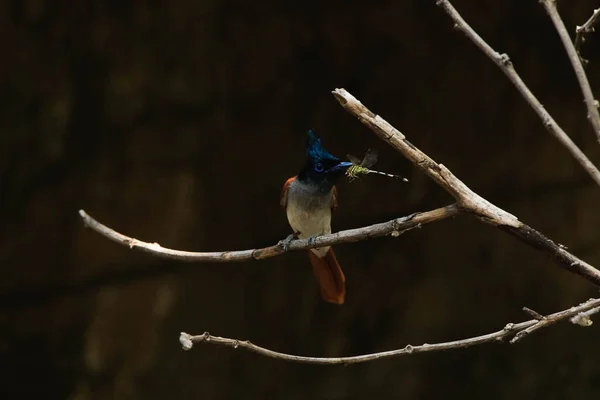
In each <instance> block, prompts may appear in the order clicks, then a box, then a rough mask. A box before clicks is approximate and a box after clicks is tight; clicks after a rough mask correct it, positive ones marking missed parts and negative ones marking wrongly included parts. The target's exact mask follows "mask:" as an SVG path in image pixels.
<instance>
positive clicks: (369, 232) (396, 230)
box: [79, 204, 461, 262]
mask: <svg viewBox="0 0 600 400" xmlns="http://www.w3.org/2000/svg"><path fill="white" fill-rule="evenodd" d="M460 212H461V209H460V207H459V206H458V205H456V204H451V205H449V206H446V207H441V208H436V209H435V210H431V211H425V212H418V213H414V214H411V215H408V216H406V217H402V218H396V219H393V220H391V221H388V222H382V223H379V224H373V225H370V226H366V227H363V228H356V229H348V230H345V231H340V232H336V233H332V234H330V235H323V236H319V237H316V238H315V239H314V240H311V239H298V240H293V241H292V242H291V243H290V246H289V250H307V249H312V248H315V247H323V246H333V245H336V244H341V243H351V242H358V241H361V240H367V239H372V238H376V237H380V236H385V235H391V236H393V237H397V236H399V235H400V234H402V233H404V232H406V231H408V230H410V229H413V228H416V227H419V226H422V225H425V224H429V223H431V222H435V221H440V220H442V219H445V218H449V217H453V216H455V215H457V214H458V213H460ZM79 215H80V216H81V218H82V219H83V222H84V223H85V225H86V226H88V227H90V228H92V229H93V230H94V231H96V232H98V233H99V234H101V235H102V236H104V237H106V238H108V239H110V240H112V241H114V242H117V243H119V244H122V245H125V246H129V248H131V249H137V250H140V251H143V252H146V253H151V254H153V255H156V256H159V257H162V258H169V259H173V260H179V261H188V262H201V261H204V262H207V261H220V262H228V261H245V260H252V259H255V260H260V259H263V258H268V257H274V256H277V255H280V254H283V253H285V250H284V249H283V246H282V245H281V243H279V244H276V245H274V246H270V247H265V248H262V249H250V250H236V251H214V252H194V251H182V250H172V249H168V248H165V247H162V246H161V245H159V244H158V243H147V242H142V241H140V240H137V239H135V238H132V237H129V236H125V235H123V234H122V233H119V232H117V231H115V230H113V229H111V228H109V227H108V226H106V225H103V224H101V223H100V222H98V221H96V220H95V219H94V218H92V217H91V216H89V215H88V214H87V213H86V212H85V211H83V210H79Z"/></svg>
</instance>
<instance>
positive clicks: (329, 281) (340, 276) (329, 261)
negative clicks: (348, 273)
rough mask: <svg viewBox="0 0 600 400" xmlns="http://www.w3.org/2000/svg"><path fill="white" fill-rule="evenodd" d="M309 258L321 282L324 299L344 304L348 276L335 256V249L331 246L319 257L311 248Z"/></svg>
mask: <svg viewBox="0 0 600 400" xmlns="http://www.w3.org/2000/svg"><path fill="white" fill-rule="evenodd" d="M308 258H309V259H310V263H311V265H312V268H313V273H314V274H315V277H316V278H317V282H319V286H320V289H321V297H322V298H323V300H325V301H327V302H329V303H334V304H344V298H345V296H346V277H345V276H344V273H343V272H342V268H340V264H338V262H337V259H336V258H335V253H334V252H333V249H332V248H329V251H328V252H327V254H325V257H323V258H319V257H318V256H317V255H316V254H315V253H313V252H312V251H310V250H309V251H308Z"/></svg>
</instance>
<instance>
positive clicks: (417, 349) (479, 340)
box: [179, 299, 600, 365]
mask: <svg viewBox="0 0 600 400" xmlns="http://www.w3.org/2000/svg"><path fill="white" fill-rule="evenodd" d="M598 306H600V299H590V300H588V301H586V302H585V303H582V304H580V305H578V306H576V307H571V308H570V309H568V310H564V311H560V312H557V313H554V314H550V315H547V316H545V317H541V318H539V319H533V320H531V321H526V322H521V323H518V324H512V323H509V324H507V325H506V326H505V327H504V328H503V329H501V330H499V331H496V332H493V333H488V334H487V335H481V336H476V337H472V338H468V339H463V340H456V341H453V342H445V343H436V344H422V345H420V346H411V345H410V344H409V345H406V346H405V347H404V348H402V349H398V350H391V351H384V352H381V353H372V354H365V355H360V356H352V357H331V358H329V357H305V356H296V355H292V354H286V353H280V352H277V351H273V350H269V349H266V348H264V347H260V346H257V345H255V344H253V343H250V342H249V341H247V340H244V341H241V340H236V339H229V338H224V337H219V336H212V335H210V334H209V333H208V332H205V333H203V334H202V335H196V336H192V335H189V334H187V333H185V332H182V333H181V336H180V337H179V342H180V343H181V346H182V347H183V349H184V350H190V349H191V348H192V347H193V346H194V344H196V343H209V344H211V343H212V344H216V345H222V346H229V347H233V348H234V349H237V348H240V347H241V348H243V349H246V350H249V351H251V352H253V353H258V354H260V355H263V356H266V357H271V358H276V359H278V360H284V361H292V362H298V363H305V364H326V365H336V364H342V365H347V364H358V363H362V362H367V361H374V360H381V359H384V358H391V357H398V356H403V355H408V354H416V353H426V352H433V351H442V350H450V349H462V348H465V347H472V346H476V345H480V344H484V343H491V342H501V341H503V339H505V338H507V337H513V340H511V343H515V342H516V341H517V340H518V339H517V340H514V339H516V338H517V337H519V339H521V338H523V337H524V336H525V335H527V334H529V333H532V332H534V331H536V330H538V329H541V328H545V327H547V326H550V325H552V324H555V323H557V322H559V321H562V320H564V319H567V318H572V317H575V316H577V315H581V314H582V313H585V312H586V311H588V310H592V309H596V310H598V309H597V307H598ZM588 318H589V316H588ZM572 322H573V321H572ZM573 323H576V322H573ZM582 326H589V324H588V325H582ZM523 332H527V333H523Z"/></svg>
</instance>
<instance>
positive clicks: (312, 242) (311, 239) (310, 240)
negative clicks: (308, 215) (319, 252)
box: [308, 235, 319, 246]
mask: <svg viewBox="0 0 600 400" xmlns="http://www.w3.org/2000/svg"><path fill="white" fill-rule="evenodd" d="M317 237H319V235H314V236H311V237H309V238H308V244H310V245H311V246H316V245H317Z"/></svg>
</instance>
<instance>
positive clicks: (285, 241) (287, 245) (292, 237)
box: [279, 233, 298, 253]
mask: <svg viewBox="0 0 600 400" xmlns="http://www.w3.org/2000/svg"><path fill="white" fill-rule="evenodd" d="M297 238H298V234H297V233H291V234H290V235H289V236H288V237H286V238H285V239H283V240H282V241H280V242H279V244H280V245H281V247H283V251H284V252H286V253H287V252H288V251H289V250H290V244H292V242H293V241H294V240H296V239H297Z"/></svg>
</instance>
